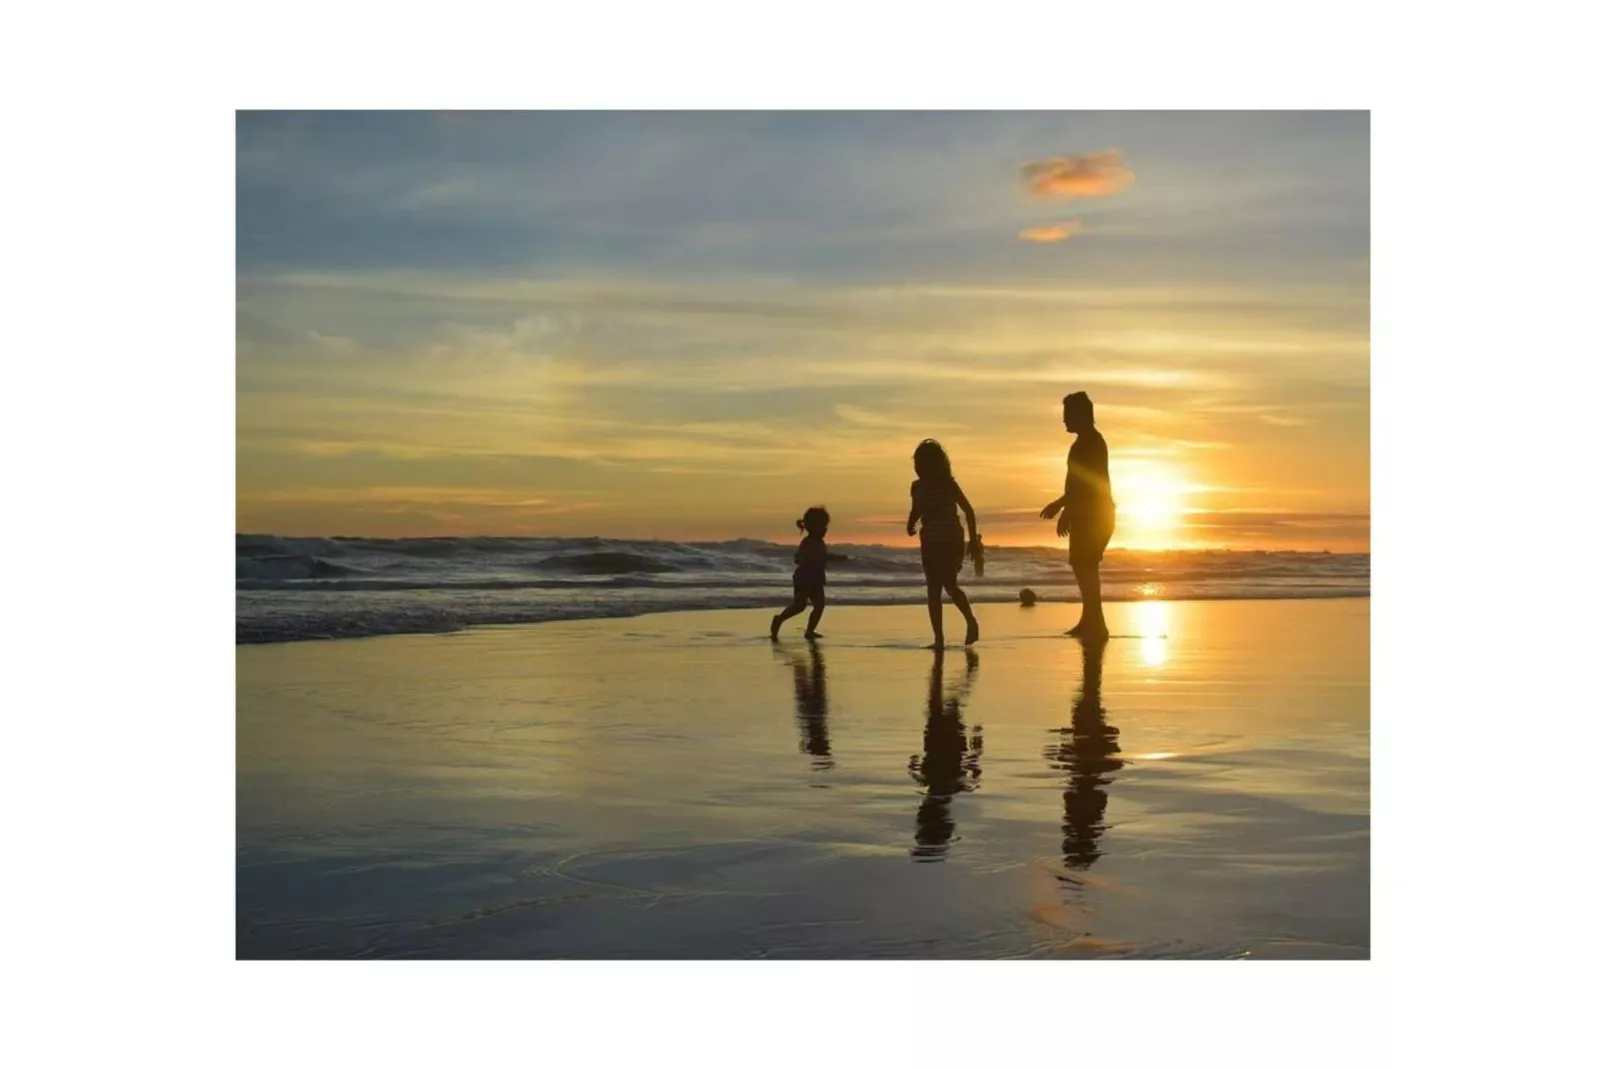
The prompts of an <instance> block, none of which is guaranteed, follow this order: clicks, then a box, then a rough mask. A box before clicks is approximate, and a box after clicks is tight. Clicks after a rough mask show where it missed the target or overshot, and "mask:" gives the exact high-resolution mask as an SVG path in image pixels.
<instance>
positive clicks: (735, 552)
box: [235, 535, 1371, 643]
mask: <svg viewBox="0 0 1606 1070" xmlns="http://www.w3.org/2000/svg"><path fill="white" fill-rule="evenodd" d="M793 549H794V548H793V547H792V546H788V545H780V544H776V543H766V542H760V541H757V540H751V539H738V540H731V541H726V542H715V543H675V542H652V541H647V540H623V539H601V538H583V539H561V538H493V537H476V538H429V539H374V538H317V537H310V538H309V537H287V536H276V535H240V536H237V537H236V539H235V589H236V594H235V606H236V612H235V638H236V641H237V642H241V643H256V642H283V641H291V640H303V639H320V638H346V637H356V636H373V635H390V634H397V633H408V632H448V631H455V630H457V629H460V628H467V627H473V626H478V625H488V624H522V623H535V622H541V621H557V620H579V619H586V618H598V617H624V616H634V615H638V614H642V613H654V612H665V611H673V610H691V609H718V608H746V607H755V606H764V605H770V604H774V603H775V602H776V600H777V599H780V598H785V597H786V596H788V595H790V593H791V571H792V554H793ZM831 550H832V554H833V558H832V561H831V565H830V572H829V590H830V598H831V600H832V601H833V602H837V603H843V604H850V605H886V604H918V603H919V602H921V601H922V600H923V599H924V597H925V592H924V585H923V583H922V582H921V579H920V556H919V551H918V549H915V548H914V547H889V546H878V545H853V544H833V545H832V547H831ZM1063 553H1064V551H1063V550H1056V549H1053V548H1049V547H998V548H994V549H989V551H988V554H987V570H986V575H985V577H984V578H980V579H978V578H975V577H973V576H971V575H970V574H969V572H970V570H969V569H968V568H967V569H966V575H965V581H964V582H965V587H966V590H967V592H969V594H970V596H971V598H972V599H973V600H975V601H980V602H1002V601H1015V600H1016V598H1017V597H1018V592H1019V591H1020V589H1021V588H1022V587H1031V588H1032V589H1033V590H1035V591H1036V592H1037V594H1038V597H1039V599H1040V600H1042V601H1074V600H1075V599H1076V598H1077V592H1076V588H1075V586H1074V583H1072V582H1071V580H1070V577H1069V571H1068V569H1067V568H1066V566H1065V562H1064V558H1063V556H1062V555H1063ZM1370 566H1371V562H1370V558H1369V557H1368V556H1367V555H1366V554H1324V553H1315V554H1313V553H1291V552H1289V553H1261V552H1248V553H1244V552H1229V551H1176V552H1164V553H1136V552H1129V551H1111V552H1110V553H1109V554H1107V555H1106V558H1105V562H1104V567H1103V570H1102V572H1103V580H1104V591H1105V597H1106V598H1107V599H1109V600H1111V601H1122V600H1127V599H1135V598H1168V599H1220V598H1331V597H1348V596H1357V595H1365V594H1367V593H1368V590H1369V584H1370Z"/></svg>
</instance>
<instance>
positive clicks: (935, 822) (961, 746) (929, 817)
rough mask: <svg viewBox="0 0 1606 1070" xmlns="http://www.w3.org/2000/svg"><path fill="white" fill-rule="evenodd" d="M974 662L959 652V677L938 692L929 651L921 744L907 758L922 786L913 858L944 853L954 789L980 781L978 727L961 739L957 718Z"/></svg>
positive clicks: (937, 668)
mask: <svg viewBox="0 0 1606 1070" xmlns="http://www.w3.org/2000/svg"><path fill="white" fill-rule="evenodd" d="M977 665H978V659H977V657H976V652H975V651H973V650H967V651H965V677H964V679H963V680H962V681H961V682H960V684H959V686H958V687H957V688H955V689H954V691H953V693H952V694H950V695H947V696H944V694H943V689H942V649H941V648H940V647H939V648H938V649H937V650H936V652H935V653H934V654H933V655H932V659H931V681H930V686H929V687H928V689H927V692H926V735H925V740H924V744H925V745H924V747H923V748H922V753H920V754H916V755H911V756H910V758H909V776H910V778H912V779H913V780H914V782H915V783H916V784H919V785H920V786H921V787H923V788H925V789H926V793H925V795H924V796H923V797H922V798H921V800H920V809H919V810H917V811H916V812H915V847H914V850H913V851H911V852H910V853H911V854H913V855H914V857H915V859H916V860H917V861H922V862H929V861H935V860H937V859H940V858H942V857H943V856H944V855H946V854H947V853H948V843H949V841H951V840H952V839H953V838H954V820H953V817H952V816H951V815H950V814H949V804H951V803H952V802H953V798H954V796H955V795H957V794H959V793H960V792H964V791H974V790H976V785H977V784H978V783H979V782H980V781H981V726H980V725H977V726H976V729H975V731H974V732H973V733H972V734H971V736H970V738H969V739H968V740H967V739H966V738H965V721H964V718H963V716H962V708H963V706H964V702H965V699H966V697H968V695H969V694H970V685H971V684H972V683H973V682H974V680H975V677H976V667H977Z"/></svg>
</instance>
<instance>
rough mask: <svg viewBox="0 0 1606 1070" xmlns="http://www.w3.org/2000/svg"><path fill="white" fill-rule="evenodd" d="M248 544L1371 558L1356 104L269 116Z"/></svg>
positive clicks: (239, 353)
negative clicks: (799, 523) (1079, 532)
mask: <svg viewBox="0 0 1606 1070" xmlns="http://www.w3.org/2000/svg"><path fill="white" fill-rule="evenodd" d="M236 154H237V159H236V165H237V179H236V182H237V231H236V236H237V242H236V271H237V286H236V373H237V410H236V426H237V442H236V446H237V460H236V468H237V498H236V525H237V529H238V530H240V531H242V532H272V533H278V534H287V535H371V536H417V535H469V534H479V535H601V536H607V537H616V538H664V539H677V540H717V539H727V538H738V537H750V538H762V539H769V540H772V541H777V542H789V541H792V540H793V539H795V538H796V528H795V526H794V523H793V521H794V520H795V518H797V517H798V516H801V515H802V513H803V510H804V509H805V508H806V507H808V506H809V505H812V504H815V503H822V504H825V505H826V506H827V507H828V508H829V509H830V511H831V514H832V517H833V522H832V526H831V534H830V538H831V539H832V540H833V541H838V542H884V543H888V544H892V545H901V544H903V543H906V542H908V541H909V540H908V539H907V538H906V537H905V534H904V530H903V529H904V522H905V519H906V517H907V514H908V502H909V481H910V480H911V479H913V470H912V466H911V462H910V457H911V455H912V453H913V451H914V447H915V445H916V444H917V443H918V442H919V441H920V440H921V439H923V438H927V437H930V438H936V439H938V440H939V441H941V442H942V443H943V445H944V447H945V448H946V449H947V450H948V452H949V455H950V457H951V458H952V460H953V464H954V471H955V475H956V476H957V477H958V479H959V481H960V483H961V485H962V486H963V487H964V489H965V492H966V494H967V496H968V497H969V498H970V500H971V501H972V502H973V503H974V504H975V506H976V509H977V513H978V517H979V520H980V526H981V530H982V532H983V535H984V538H986V539H987V541H988V542H990V543H994V544H1000V545H1003V544H1017V545H1023V544H1044V545H1048V544H1052V543H1053V542H1054V541H1055V538H1054V531H1053V525H1052V523H1050V522H1046V521H1043V520H1040V519H1038V517H1037V513H1038V510H1039V509H1040V508H1041V507H1042V506H1043V505H1044V504H1045V503H1047V502H1048V501H1050V500H1051V499H1053V498H1055V497H1057V496H1058V494H1059V493H1060V486H1061V483H1062V481H1063V476H1064V465H1065V452H1066V449H1067V448H1068V446H1069V444H1070V441H1071V439H1070V436H1069V435H1067V434H1066V433H1065V430H1064V427H1063V426H1062V424H1061V422H1060V399H1061V398H1062V397H1063V396H1064V395H1065V394H1067V393H1069V392H1071V391H1073V390H1086V391H1087V392H1088V393H1089V394H1090V395H1091V396H1092V398H1093V400H1094V402H1095V405H1096V407H1097V418H1098V424H1099V427H1100V430H1101V431H1102V433H1103V434H1104V436H1105V438H1106V440H1107V441H1108V443H1109V447H1110V457H1111V477H1112V483H1113V486H1114V493H1115V498H1116V502H1117V508H1118V520H1117V530H1116V535H1115V539H1114V541H1113V544H1112V545H1114V546H1116V547H1123V546H1124V547H1129V548H1133V549H1163V548H1169V547H1198V548H1203V547H1222V548H1231V549H1304V550H1321V549H1327V550H1332V551H1335V552H1337V551H1346V550H1366V549H1368V546H1369V532H1370V520H1369V512H1370V471H1369V464H1370V457H1369V419H1370V413H1369V394H1370V350H1369V339H1368V323H1369V246H1370V238H1369V231H1370V224H1369V211H1370V203H1369V202H1370V195H1369V171H1370V161H1369V137H1368V117H1367V115H1366V113H1364V112H1313V113H1296V112H1226V113H1209V112H1179V113H1160V112H1110V113H1096V112H1023V113H988V112H963V113H952V112H950V113H943V112H924V113H871V112H830V113H808V112H772V113H764V112H695V113H694V112H660V113H620V112H612V113H610V112H568V113H555V112H554V113H543V112H486V113H474V112H453V113H424V112H377V113H360V112H346V113H338V112H325V113H286V112H242V113H239V115H238V118H237V146H236Z"/></svg>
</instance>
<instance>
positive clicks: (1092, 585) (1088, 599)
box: [1066, 561, 1110, 639]
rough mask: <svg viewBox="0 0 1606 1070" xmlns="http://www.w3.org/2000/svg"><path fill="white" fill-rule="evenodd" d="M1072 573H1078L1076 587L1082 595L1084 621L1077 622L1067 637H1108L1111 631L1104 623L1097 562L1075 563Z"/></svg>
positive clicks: (1072, 564) (1073, 563) (1072, 565)
mask: <svg viewBox="0 0 1606 1070" xmlns="http://www.w3.org/2000/svg"><path fill="white" fill-rule="evenodd" d="M1071 571H1073V572H1075V573H1076V586H1077V589H1078V590H1079V591H1081V593H1082V619H1081V620H1079V621H1077V622H1076V627H1074V628H1072V629H1071V630H1070V631H1069V632H1067V633H1066V634H1067V635H1075V636H1079V637H1085V638H1089V639H1097V638H1101V637H1108V636H1109V634H1110V629H1109V626H1108V625H1107V624H1105V623H1104V599H1103V592H1102V591H1101V590H1100V587H1099V565H1098V562H1097V561H1074V562H1072V563H1071Z"/></svg>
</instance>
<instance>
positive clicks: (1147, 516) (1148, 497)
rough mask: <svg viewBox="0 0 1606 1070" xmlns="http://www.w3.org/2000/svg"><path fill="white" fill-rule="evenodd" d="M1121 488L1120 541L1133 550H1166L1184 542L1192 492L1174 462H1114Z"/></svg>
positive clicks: (1115, 479)
mask: <svg viewBox="0 0 1606 1070" xmlns="http://www.w3.org/2000/svg"><path fill="white" fill-rule="evenodd" d="M1110 479H1111V482H1112V483H1113V484H1114V485H1115V486H1116V487H1117V488H1118V492H1117V496H1116V509H1117V511H1118V512H1117V515H1118V517H1119V519H1118V521H1117V526H1116V537H1115V538H1116V544H1117V545H1119V546H1123V547H1125V548H1127V549H1131V550H1164V549H1170V548H1173V547H1177V546H1181V545H1184V544H1185V542H1186V540H1185V539H1184V538H1183V530H1182V529H1183V516H1184V515H1185V514H1186V512H1187V499H1188V494H1189V492H1190V491H1191V489H1192V488H1191V487H1190V485H1189V484H1188V481H1187V480H1186V479H1184V478H1183V476H1182V475H1181V473H1180V472H1178V471H1177V470H1176V468H1174V467H1173V466H1172V465H1169V464H1167V463H1165V462H1164V461H1156V460H1149V459H1141V460H1123V459H1121V458H1119V457H1116V458H1112V459H1111V461H1110Z"/></svg>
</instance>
